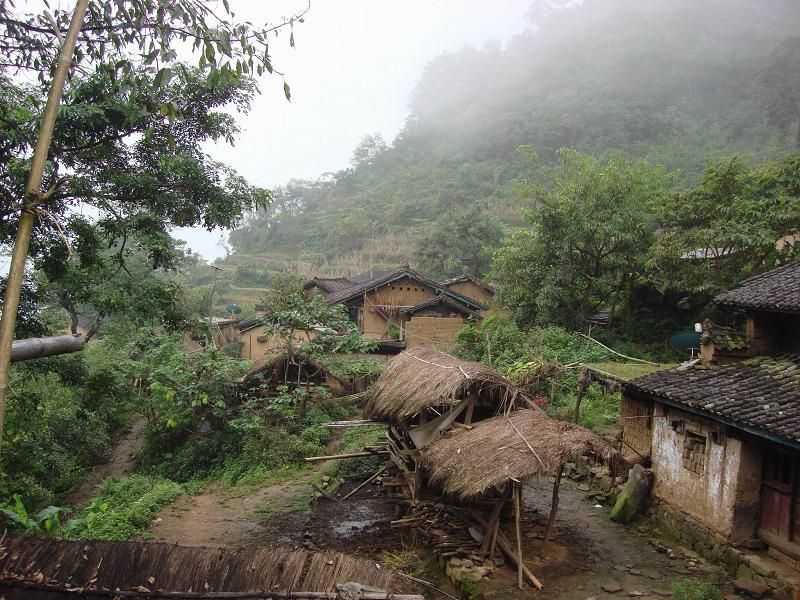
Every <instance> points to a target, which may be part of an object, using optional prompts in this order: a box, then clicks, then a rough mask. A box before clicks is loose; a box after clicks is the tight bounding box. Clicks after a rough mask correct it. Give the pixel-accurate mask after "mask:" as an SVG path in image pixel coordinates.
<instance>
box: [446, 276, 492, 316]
mask: <svg viewBox="0 0 800 600" xmlns="http://www.w3.org/2000/svg"><path fill="white" fill-rule="evenodd" d="M447 287H448V289H451V290H453V291H454V292H456V293H457V294H461V295H462V296H466V297H467V298H472V299H473V300H477V301H478V302H480V303H481V304H485V305H486V306H489V304H490V303H491V301H492V295H491V294H490V293H489V292H488V291H486V288H482V287H481V286H479V285H478V284H476V283H474V282H472V281H460V282H458V283H453V284H451V285H448V286H447ZM485 312H489V311H485Z"/></svg>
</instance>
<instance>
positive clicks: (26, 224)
mask: <svg viewBox="0 0 800 600" xmlns="http://www.w3.org/2000/svg"><path fill="white" fill-rule="evenodd" d="M88 5H89V0H78V2H77V4H76V5H75V12H73V14H72V21H71V22H70V24H69V31H67V36H66V38H65V39H64V43H63V44H62V45H61V51H60V52H59V55H58V63H57V65H56V69H55V72H54V74H53V81H52V83H51V84H50V92H49V93H48V95H47V105H46V106H45V109H44V114H43V115H42V125H41V127H40V129H39V138H38V139H37V140H36V148H35V149H34V151H33V157H32V159H31V170H30V173H29V175H28V183H27V185H26V186H25V198H24V205H25V208H24V209H23V211H22V213H21V215H20V218H19V224H18V225H17V236H16V239H15V240H14V249H13V251H12V254H11V268H10V269H9V271H8V283H7V287H6V296H5V299H4V301H3V316H2V318H0V440H2V436H3V425H4V421H5V414H6V392H7V390H8V379H9V371H10V367H11V345H12V343H13V341H14V328H15V326H16V324H17V310H18V309H19V298H20V293H21V291H22V279H23V277H24V276H25V261H26V260H27V258H28V248H29V247H30V242H31V231H33V220H34V213H33V211H32V210H31V209H32V206H31V205H32V203H34V202H36V201H38V200H40V199H41V196H42V193H41V187H42V177H43V175H44V167H45V163H46V162H47V154H48V152H49V151H50V141H51V140H52V138H53V128H54V127H55V123H56V117H57V116H58V105H59V104H60V103H61V96H62V95H63V93H64V84H65V82H66V80H67V75H68V74H69V68H70V66H72V54H73V53H74V51H75V42H76V41H77V39H78V34H79V33H80V30H81V26H82V25H83V19H84V17H85V15H86V8H87V6H88Z"/></svg>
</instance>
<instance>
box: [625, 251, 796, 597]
mask: <svg viewBox="0 0 800 600" xmlns="http://www.w3.org/2000/svg"><path fill="white" fill-rule="evenodd" d="M715 303H716V305H717V307H719V308H720V309H723V310H725V311H726V312H727V313H728V314H729V315H731V316H732V317H738V318H739V319H740V320H741V321H742V322H744V323H745V325H744V327H743V328H741V329H738V328H735V327H720V326H718V325H716V324H714V323H712V322H710V321H706V322H705V323H704V325H703V332H702V335H701V347H702V349H701V357H700V358H698V359H695V360H693V361H690V362H689V363H686V364H684V365H682V366H680V367H677V368H674V369H669V370H662V371H656V372H653V373H650V374H647V375H644V376H642V377H638V378H636V379H632V380H630V381H628V382H626V383H624V384H623V387H622V399H621V423H622V426H623V431H622V448H621V450H622V452H623V454H624V456H625V457H626V458H627V459H628V460H629V461H631V462H645V463H650V464H652V471H653V473H654V476H655V482H654V486H653V491H652V499H653V507H652V509H653V512H654V514H655V515H656V517H657V518H658V521H659V522H660V523H661V524H662V525H665V526H667V528H668V529H670V530H672V532H673V533H675V535H678V536H679V537H680V538H681V539H682V540H684V541H686V542H689V543H691V544H692V545H693V547H694V549H695V550H696V551H698V552H700V553H702V554H705V555H706V556H709V557H710V558H714V559H719V558H720V557H722V556H723V554H725V552H726V549H727V548H728V547H731V546H736V547H746V548H758V547H759V546H761V545H763V544H766V545H768V547H769V555H770V556H771V557H773V558H776V559H778V560H780V561H782V562H783V563H786V564H788V565H790V566H797V565H798V564H800V563H798V562H797V561H798V560H800V262H796V263H792V264H789V265H786V266H783V267H780V268H777V269H774V270H772V271H769V272H767V273H764V274H762V275H758V276H755V277H752V278H750V279H747V280H745V281H744V282H743V283H742V285H741V286H740V287H738V288H735V289H733V290H731V291H729V292H727V293H724V294H722V295H720V296H718V297H717V298H716V299H715ZM735 320H736V319H735V318H733V319H732V322H735ZM730 556H738V555H736V554H735V552H734V554H732V555H729V556H728V557H730ZM760 569H761V570H764V569H763V568H760ZM758 577H761V576H758ZM762 578H763V579H765V581H766V583H770V584H771V582H770V580H769V576H767V575H766V574H763V577H762Z"/></svg>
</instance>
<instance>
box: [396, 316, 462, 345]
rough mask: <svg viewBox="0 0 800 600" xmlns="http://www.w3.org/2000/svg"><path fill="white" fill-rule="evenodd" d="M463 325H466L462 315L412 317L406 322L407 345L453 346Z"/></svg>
mask: <svg viewBox="0 0 800 600" xmlns="http://www.w3.org/2000/svg"><path fill="white" fill-rule="evenodd" d="M462 327H464V319H462V318H461V317H450V318H442V317H411V319H410V320H409V321H408V322H407V323H406V324H405V340H406V347H407V348H414V347H415V346H433V347H435V348H439V349H447V348H451V347H452V346H453V343H454V340H455V336H456V332H458V330H459V329H461V328H462Z"/></svg>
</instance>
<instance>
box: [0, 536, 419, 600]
mask: <svg viewBox="0 0 800 600" xmlns="http://www.w3.org/2000/svg"><path fill="white" fill-rule="evenodd" d="M350 581H354V582H358V583H361V584H363V585H369V586H374V587H376V588H380V589H382V590H386V591H389V592H395V593H406V592H409V591H410V592H411V593H415V592H416V590H415V589H414V584H413V583H412V584H411V585H409V582H408V581H407V580H406V579H403V578H400V577H398V576H397V575H396V574H394V573H393V572H392V571H390V570H388V569H381V568H379V567H378V566H376V565H375V563H374V562H373V561H370V560H367V559H363V558H356V557H353V556H349V555H346V554H340V553H338V552H309V551H307V550H291V549H288V548H263V547H254V546H248V547H243V548H238V549H223V548H189V547H185V546H177V545H171V544H160V543H144V542H105V541H92V542H70V541H64V540H56V539H53V538H41V537H20V538H10V539H6V540H5V541H4V542H3V544H2V553H1V554H0V590H3V589H7V590H8V589H13V590H14V592H13V594H14V595H13V596H12V597H14V598H60V597H73V598H74V597H76V596H77V594H76V592H75V588H83V590H82V593H81V594H80V597H81V598H94V597H98V598H99V597H103V596H105V597H109V596H113V595H114V594H113V593H112V594H109V591H111V592H113V591H114V590H123V591H125V592H126V595H129V593H128V592H135V591H137V590H138V591H140V592H144V591H145V589H146V590H150V591H156V590H159V591H164V592H182V593H185V592H190V591H193V592H215V591H225V592H257V591H294V592H299V591H303V592H309V591H316V592H335V591H336V584H337V583H347V582H350ZM67 588H70V589H71V590H72V591H67ZM142 588H145V589H142ZM134 595H135V594H134ZM141 595H142V596H146V595H147V594H145V593H142V594H141ZM293 597H296V598H302V595H301V594H296V595H295V596H293ZM420 598H421V597H420Z"/></svg>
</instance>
